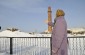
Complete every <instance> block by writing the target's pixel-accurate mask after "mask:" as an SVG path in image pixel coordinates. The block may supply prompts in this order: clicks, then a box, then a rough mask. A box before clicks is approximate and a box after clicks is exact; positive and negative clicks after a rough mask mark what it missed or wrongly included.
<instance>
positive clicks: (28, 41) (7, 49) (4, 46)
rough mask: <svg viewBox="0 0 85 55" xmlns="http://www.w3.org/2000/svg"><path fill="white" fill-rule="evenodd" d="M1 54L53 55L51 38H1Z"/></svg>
mask: <svg viewBox="0 0 85 55" xmlns="http://www.w3.org/2000/svg"><path fill="white" fill-rule="evenodd" d="M0 52H4V53H6V54H14V55H51V37H0Z"/></svg>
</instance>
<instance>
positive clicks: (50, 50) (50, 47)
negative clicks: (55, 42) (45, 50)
mask: <svg viewBox="0 0 85 55" xmlns="http://www.w3.org/2000/svg"><path fill="white" fill-rule="evenodd" d="M50 48H51V50H50V52H51V55H52V37H51V38H50Z"/></svg>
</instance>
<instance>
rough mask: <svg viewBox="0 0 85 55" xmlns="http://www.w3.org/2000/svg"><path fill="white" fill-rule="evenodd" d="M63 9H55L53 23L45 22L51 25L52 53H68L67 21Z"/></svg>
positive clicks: (58, 54)
mask: <svg viewBox="0 0 85 55" xmlns="http://www.w3.org/2000/svg"><path fill="white" fill-rule="evenodd" d="M64 16H65V13H64V11H63V10H61V9H58V10H57V11H56V18H55V19H54V23H52V22H49V21H48V22H47V23H48V25H50V26H52V27H53V30H52V55H68V54H67V53H68V51H67V23H66V21H65V18H64Z"/></svg>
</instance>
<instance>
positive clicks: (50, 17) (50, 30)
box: [48, 7, 52, 33]
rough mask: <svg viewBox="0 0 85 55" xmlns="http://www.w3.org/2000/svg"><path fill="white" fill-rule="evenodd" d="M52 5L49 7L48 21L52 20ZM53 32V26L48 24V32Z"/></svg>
mask: <svg viewBox="0 0 85 55" xmlns="http://www.w3.org/2000/svg"><path fill="white" fill-rule="evenodd" d="M51 13H52V11H51V7H48V21H50V22H52V15H51ZM51 32H52V26H48V33H51Z"/></svg>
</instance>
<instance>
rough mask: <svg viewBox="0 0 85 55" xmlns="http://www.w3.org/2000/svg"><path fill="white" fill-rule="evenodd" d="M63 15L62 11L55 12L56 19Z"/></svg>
mask: <svg viewBox="0 0 85 55" xmlns="http://www.w3.org/2000/svg"><path fill="white" fill-rule="evenodd" d="M64 15H65V13H64V11H63V10H61V9H58V10H57V11H56V17H59V16H64Z"/></svg>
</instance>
